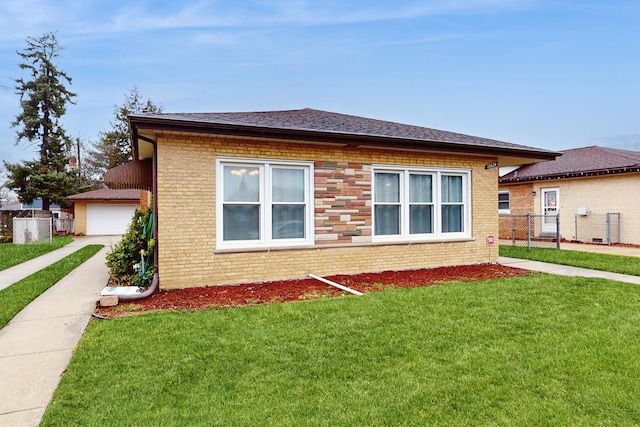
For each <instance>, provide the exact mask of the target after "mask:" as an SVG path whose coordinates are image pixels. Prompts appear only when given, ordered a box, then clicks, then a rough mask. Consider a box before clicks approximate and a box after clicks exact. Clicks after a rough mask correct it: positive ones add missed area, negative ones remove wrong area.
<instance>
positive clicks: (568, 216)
mask: <svg viewBox="0 0 640 427" xmlns="http://www.w3.org/2000/svg"><path fill="white" fill-rule="evenodd" d="M556 187H557V188H559V189H560V195H559V198H560V235H561V236H562V238H564V239H567V240H573V239H575V238H576V235H575V234H576V233H575V231H576V223H575V220H576V215H575V214H576V210H577V209H578V208H579V207H584V208H586V209H587V212H589V213H590V214H595V215H591V216H589V215H588V216H587V217H579V218H578V221H579V223H578V227H579V231H578V234H580V236H577V237H580V238H581V239H580V240H582V241H586V240H585V237H586V238H587V240H588V241H591V238H592V237H594V238H602V237H605V238H606V233H605V232H604V230H605V229H604V216H602V215H599V214H606V213H607V212H619V213H620V214H621V218H620V222H621V241H622V243H631V244H640V208H639V206H640V202H639V201H640V174H639V173H624V174H615V175H601V176H594V177H582V178H571V179H561V180H553V181H540V182H536V183H535V185H534V189H535V190H536V193H537V196H536V202H535V203H536V206H535V209H536V212H537V213H540V209H541V208H540V194H541V190H542V189H543V188H556ZM585 228H589V229H592V232H593V235H590V234H589V235H586V236H585V235H584V234H582V232H581V230H585Z"/></svg>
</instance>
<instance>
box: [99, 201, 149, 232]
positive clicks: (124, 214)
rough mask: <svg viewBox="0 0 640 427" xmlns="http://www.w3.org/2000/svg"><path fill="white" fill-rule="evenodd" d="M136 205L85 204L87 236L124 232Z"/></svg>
mask: <svg viewBox="0 0 640 427" xmlns="http://www.w3.org/2000/svg"><path fill="white" fill-rule="evenodd" d="M136 207H137V206H136V205H100V204H87V236H99V235H105V236H106V235H114V234H124V233H126V232H127V229H128V228H129V224H130V223H131V218H133V212H134V211H135V209H136Z"/></svg>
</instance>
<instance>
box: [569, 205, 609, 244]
mask: <svg viewBox="0 0 640 427" xmlns="http://www.w3.org/2000/svg"><path fill="white" fill-rule="evenodd" d="M574 230H575V231H574V235H573V239H572V240H574V241H576V242H582V243H598V244H603V245H611V244H614V243H620V213H617V212H615V213H613V212H608V213H605V214H593V213H588V214H587V213H584V214H576V216H575V221H574Z"/></svg>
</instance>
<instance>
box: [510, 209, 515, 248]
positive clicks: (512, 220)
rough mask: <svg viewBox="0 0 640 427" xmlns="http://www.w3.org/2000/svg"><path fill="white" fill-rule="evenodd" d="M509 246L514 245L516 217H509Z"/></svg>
mask: <svg viewBox="0 0 640 427" xmlns="http://www.w3.org/2000/svg"><path fill="white" fill-rule="evenodd" d="M511 245H512V246H515V245H516V216H515V215H512V216H511Z"/></svg>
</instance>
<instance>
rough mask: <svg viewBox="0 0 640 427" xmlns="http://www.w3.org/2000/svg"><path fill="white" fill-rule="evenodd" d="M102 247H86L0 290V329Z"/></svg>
mask: <svg viewBox="0 0 640 427" xmlns="http://www.w3.org/2000/svg"><path fill="white" fill-rule="evenodd" d="M103 247H104V246H103V245H87V246H85V247H83V248H80V249H78V250H77V251H76V252H74V253H72V254H70V255H68V256H66V257H65V258H63V259H61V260H60V261H58V262H55V263H53V264H51V265H50V266H48V267H45V268H43V269H42V270H40V271H38V272H36V273H34V274H32V275H30V276H28V277H25V278H24V279H22V280H20V281H19V282H16V283H14V284H13V285H11V286H9V287H8V288H5V289H2V290H0V329H1V328H3V327H4V325H6V324H7V323H8V322H9V321H10V320H11V319H13V317H14V316H15V315H16V314H18V312H20V310H22V309H23V308H24V307H26V306H27V305H28V304H29V303H30V302H31V301H33V300H34V299H36V298H37V297H38V296H39V295H40V294H42V293H43V292H44V291H46V290H47V289H49V288H50V287H51V286H53V285H54V284H55V283H56V282H58V281H59V280H60V279H62V278H63V277H64V276H66V275H67V274H69V273H70V272H71V271H72V270H73V269H75V268H76V267H78V266H79V265H80V264H82V263H83V262H85V261H86V260H88V259H89V258H91V257H92V256H93V255H95V254H96V253H97V252H98V251H99V250H100V249H102V248H103Z"/></svg>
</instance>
